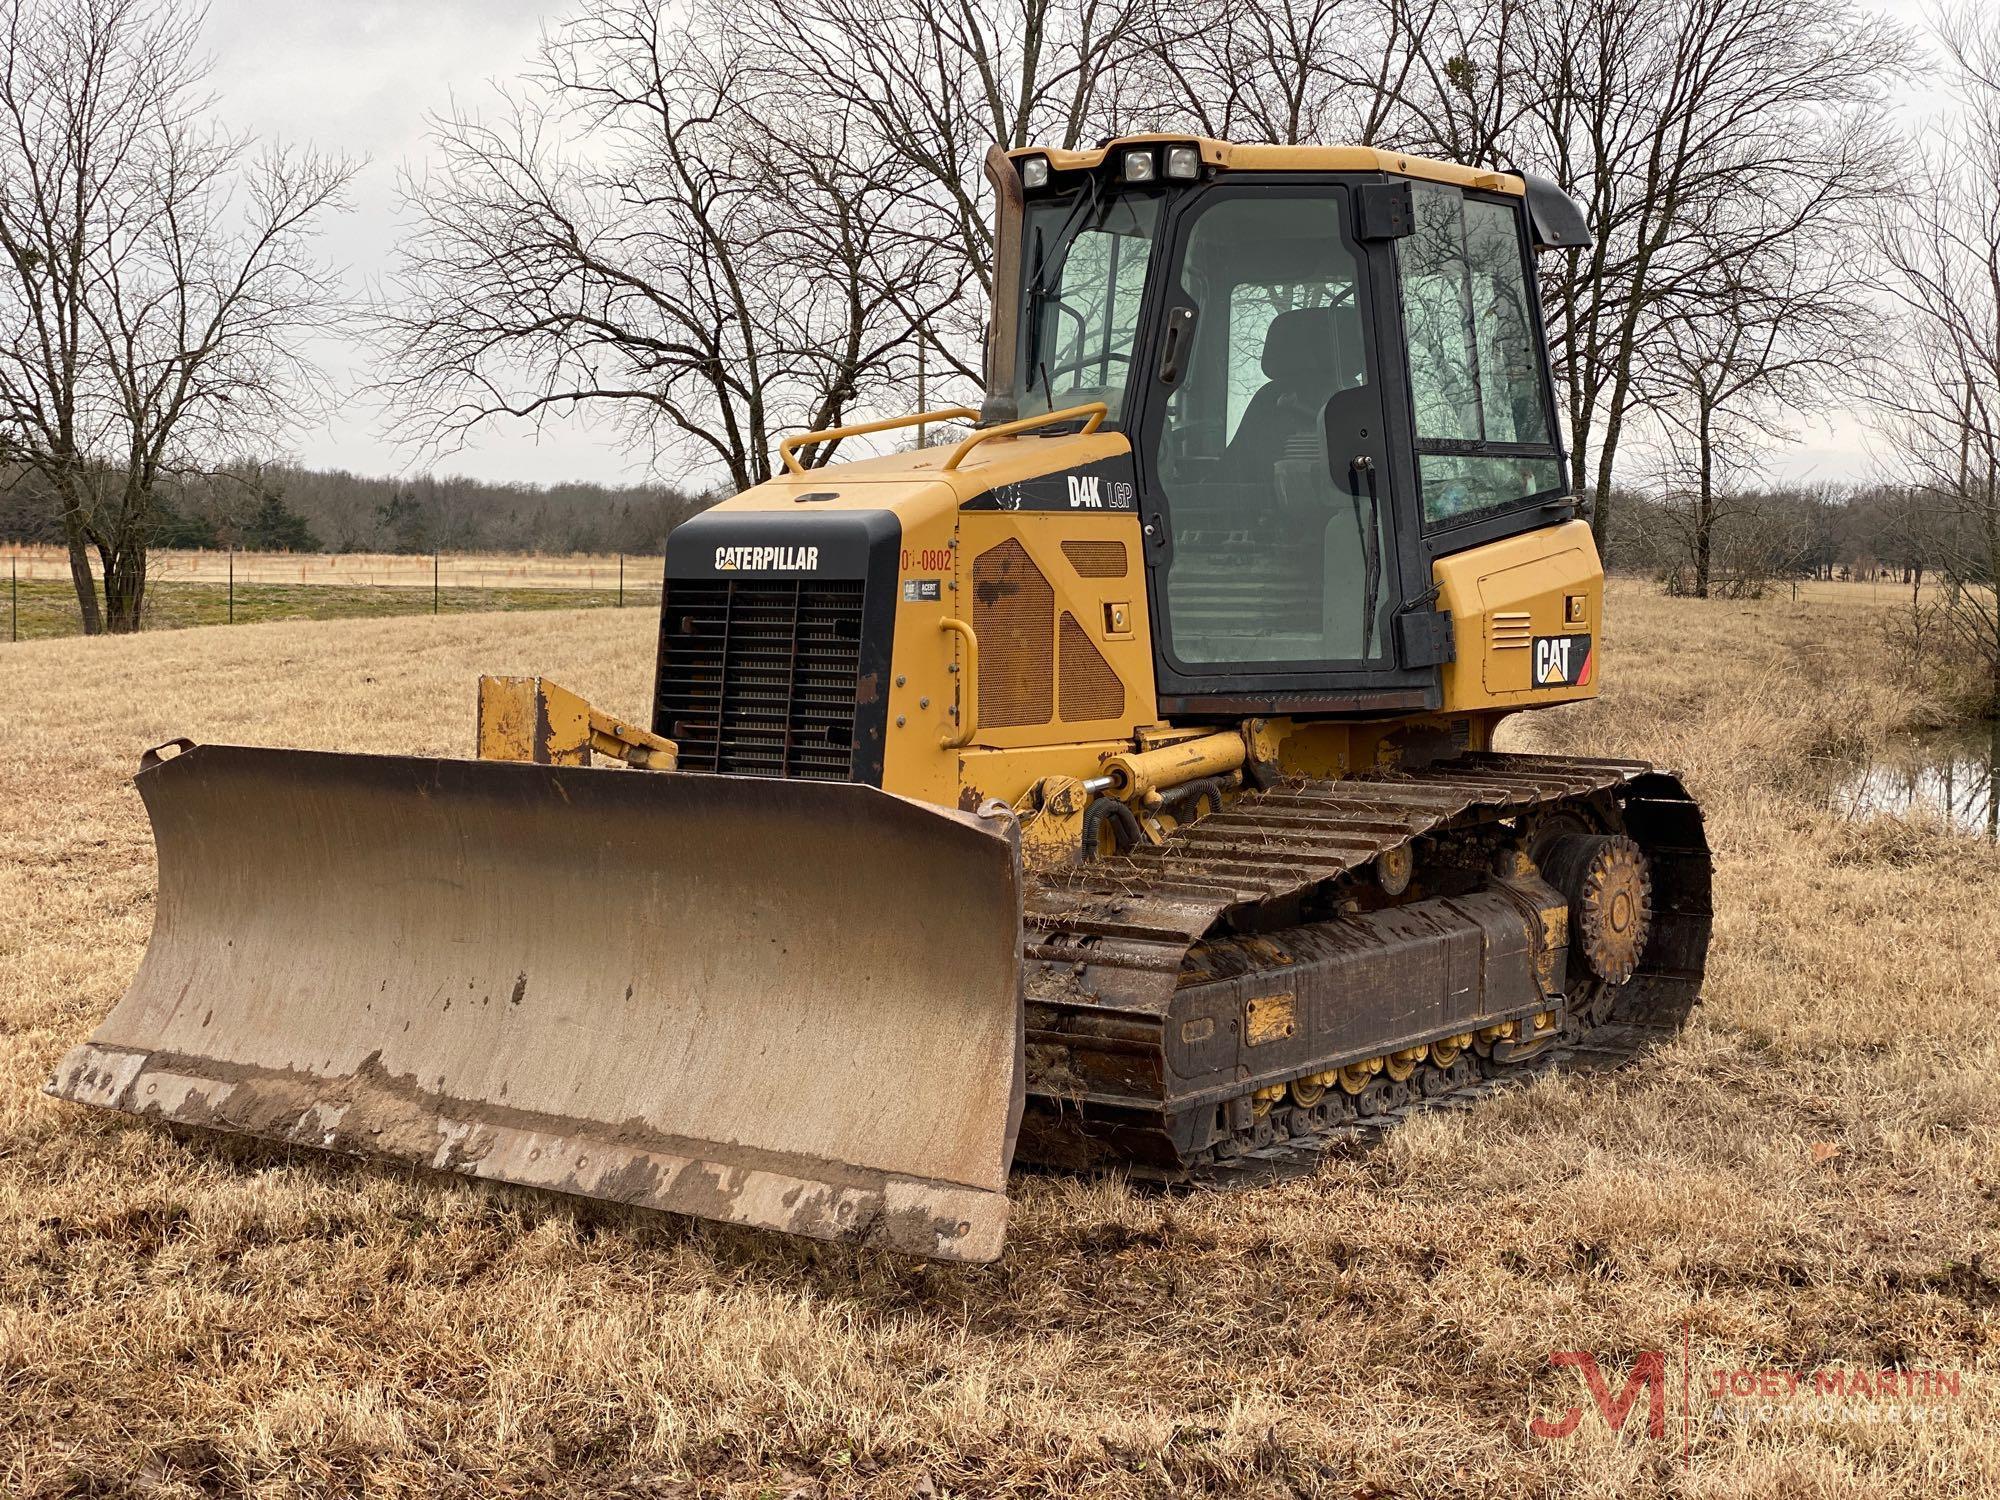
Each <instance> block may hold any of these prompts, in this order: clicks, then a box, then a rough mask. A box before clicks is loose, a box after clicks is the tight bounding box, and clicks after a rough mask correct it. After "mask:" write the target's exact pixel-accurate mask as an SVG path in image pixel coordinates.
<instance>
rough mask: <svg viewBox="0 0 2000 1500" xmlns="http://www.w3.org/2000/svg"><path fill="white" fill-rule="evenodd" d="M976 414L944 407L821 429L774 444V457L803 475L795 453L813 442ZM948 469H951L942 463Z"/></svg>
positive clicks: (952, 407) (952, 419)
mask: <svg viewBox="0 0 2000 1500" xmlns="http://www.w3.org/2000/svg"><path fill="white" fill-rule="evenodd" d="M978 415H979V413H978V412H976V411H974V410H973V409H972V408H971V407H969V406H944V407H939V408H938V409H937V410H936V411H920V412H916V413H914V414H912V415H910V416H903V417H885V418H884V419H883V420H882V421H880V422H853V423H850V424H849V425H847V426H845V427H825V428H821V429H820V430H819V431H818V432H798V433H794V434H792V436H790V437H788V438H786V439H785V440H784V441H783V442H781V443H779V444H778V456H779V457H780V458H782V459H783V460H784V461H785V467H786V468H787V469H790V470H791V471H792V472H793V473H794V474H800V475H803V474H804V473H805V472H806V467H805V465H804V464H802V463H800V462H799V460H798V450H799V449H801V448H805V447H809V446H810V445H812V444H814V443H824V442H838V441H839V440H840V439H841V438H851V437H865V436H866V435H867V434H868V433H871V432H887V431H888V430H889V429H890V428H892V427H915V426H917V425H918V424H920V423H924V422H957V421H962V420H964V419H965V418H968V417H977V416H978ZM945 467H946V468H947V469H948V468H950V467H952V466H951V465H950V464H946V465H945Z"/></svg>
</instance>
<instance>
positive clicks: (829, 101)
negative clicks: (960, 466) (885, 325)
mask: <svg viewBox="0 0 2000 1500" xmlns="http://www.w3.org/2000/svg"><path fill="white" fill-rule="evenodd" d="M729 3H730V7H731V8H730V11H729V16H730V24H731V26H732V27H733V28H734V29H735V30H736V31H737V32H738V33H739V34H741V35H743V36H745V37H747V38H752V39H754V40H755V43H756V45H757V47H758V49H759V51H760V52H761V54H762V55H763V57H764V59H765V64H764V76H763V79H762V87H763V89H764V91H765V96H766V97H767V98H769V99H771V100H773V101H784V102H783V104H782V105H779V106H776V107H778V108H780V109H782V111H783V112H785V113H789V114H795V113H797V112H799V111H801V110H808V111H810V110H820V109H832V110H836V111H838V112H840V113H841V115H842V116H843V118H845V119H846V120H847V121H848V122H849V123H850V128H851V129H853V130H855V131H856V132H858V133H859V134H862V135H865V136H866V138H867V139H869V140H870V141H872V142H873V143H874V144H875V146H876V148H877V149H879V150H880V151H881V152H882V153H884V154H885V160H888V161H892V162H894V163H895V164H897V166H898V167H899V168H900V172H899V182H900V186H901V189H902V192H903V201H902V203H901V204H900V208H899V216H900V222H901V225H902V228H903V231H904V232H905V233H906V234H908V235H909V236H911V237H912V238H913V239H918V240H921V241H922V242H924V243H925V244H927V245H928V246H930V247H931V248H932V250H934V251H935V253H936V254H937V255H939V256H940V257H946V258H949V259H951V260H953V261H955V263H956V266H957V274H959V275H961V276H962V277H963V278H964V283H963V284H964V288H965V290H966V291H967V292H977V293H978V294H979V295H968V296H963V297H959V296H954V297H952V298H950V299H948V300H946V301H944V302H941V303H939V304H938V305H937V306H936V307H935V309H934V310H933V311H932V312H931V313H930V314H929V315H928V316H924V317H914V316H913V317H912V318H910V319H909V326H910V329H911V332H912V336H913V343H912V348H914V347H915V343H916V342H921V343H922V344H923V345H924V347H925V348H926V350H927V351H928V353H929V354H930V355H931V356H932V359H933V363H932V366H931V367H932V368H933V369H935V370H937V371H939V372H941V373H943V374H945V375H946V376H947V377H956V379H957V381H958V383H959V384H960V385H961V387H962V388H965V387H969V388H971V389H976V388H977V383H978V382H979V380H980V377H981V374H982V371H981V363H980V361H981V351H982V345H983V340H984V337H985V318H986V307H985V298H986V295H987V294H990V292H991V290H992V289H991V287H990V286H989V285H988V278H989V276H990V274H991V273H990V264H991V261H992V231H991V220H992V206H991V203H990V202H989V200H988V194H987V188H986V184H985V179H984V175H983V172H982V169H981V164H982V162H983V161H984V158H985V155H986V151H987V148H988V147H989V146H991V145H992V144H994V143H995V142H998V143H1000V144H1001V145H1004V146H1007V147H1010V148H1012V147H1018V146H1027V145H1047V146H1056V147H1075V146H1079V145H1085V144H1088V143H1089V141H1090V140H1091V139H1092V138H1094V137H1097V136H1102V135H1108V134H1112V133H1115V132H1116V131H1118V130H1121V129H1124V128H1126V127H1127V126H1128V125H1129V124H1130V122H1131V121H1132V120H1133V119H1135V118H1137V117H1138V115H1137V112H1136V105H1135V107H1134V108H1132V109H1128V107H1127V106H1128V103H1131V102H1132V101H1133V98H1134V96H1135V95H1136V96H1137V100H1138V101H1139V102H1141V103H1142V102H1143V101H1144V100H1146V99H1150V98H1151V97H1152V95H1151V82H1150V80H1149V79H1148V78H1145V77H1142V76H1141V73H1140V70H1139V69H1138V68H1137V66H1136V64H1137V62H1138V60H1139V59H1140V57H1141V55H1142V49H1143V47H1144V45H1145V40H1146V34H1145V29H1144V25H1143V16H1142V13H1141V10H1140V6H1139V0H1002V3H1000V4H978V3H973V0H796V3H785V4H779V3H777V0H729ZM801 54H804V55H808V56H810V57H811V58H812V59H813V65H812V67H811V68H810V69H800V68H798V67H796V66H795V62H794V60H795V59H796V58H797V57H798V56H800V55H801ZM913 311H914V309H913ZM962 393H963V394H967V395H969V394H970V389H962Z"/></svg>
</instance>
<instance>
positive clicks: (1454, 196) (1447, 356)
mask: <svg viewBox="0 0 2000 1500" xmlns="http://www.w3.org/2000/svg"><path fill="white" fill-rule="evenodd" d="M1413 197H1414V205H1415V210H1416V215H1415V220H1416V226H1415V230H1414V232H1413V233H1411V234H1410V235H1408V236H1407V237H1406V238H1404V239H1402V240H1400V241H1398V242H1397V246H1396V255H1397V263H1398V267H1399V269H1400V271H1401V275H1402V293H1403V325H1404V331H1405V333H1406V335H1407V337H1408V339H1409V368H1410V393H1411V396H1412V398H1413V401H1414V403H1415V409H1416V438H1417V468H1418V478H1419V482H1420V483H1421V485H1422V488H1423V506H1424V520H1425V522H1426V524H1427V525H1430V526H1434V527H1435V526H1445V525H1450V524H1452V523H1454V522H1457V521H1462V520H1468V519H1473V518H1476V517H1479V516H1484V515H1489V514H1492V513H1493V512H1496V511H1500V510H1504V509H1506V508H1507V507H1509V506H1513V505H1519V504H1522V503H1525V502H1529V501H1536V500H1541V499H1546V498H1548V497H1550V496H1552V495H1559V494H1561V493H1562V491H1563V489H1564V479H1563V472H1562V460H1561V456H1560V452H1559V450H1558V449H1557V447H1556V443H1555V427H1554V423H1553V420H1552V418H1551V415H1550V407H1549V394H1548V388H1547V382H1546V381H1545V379H1544V377H1543V372H1542V361H1541V355H1540V350H1539V348H1538V346H1537V344H1536V340H1535V323H1534V303H1533V302H1532V301H1531V300H1530V298H1532V297H1533V296H1534V289H1533V287H1532V285H1531V284H1530V283H1529V280H1528V276H1527V268H1526V262H1525V260H1524V258H1523V256H1522V242H1521V235H1520V228H1519V213H1518V210H1517V209H1516V207H1515V206H1514V205H1511V204H1507V203H1499V202H1493V201H1490V200H1487V199H1480V198H1468V197H1467V196H1466V195H1465V194H1464V193H1463V192H1462V191H1461V190H1460V189H1458V188H1455V187H1447V186H1444V185H1442V184H1437V183H1419V184H1417V185H1416V186H1415V188H1414V190H1413Z"/></svg>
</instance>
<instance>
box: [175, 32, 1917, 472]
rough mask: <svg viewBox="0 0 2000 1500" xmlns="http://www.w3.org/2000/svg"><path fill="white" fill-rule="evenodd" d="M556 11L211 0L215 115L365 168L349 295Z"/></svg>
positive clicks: (586, 467) (576, 453)
mask: <svg viewBox="0 0 2000 1500" xmlns="http://www.w3.org/2000/svg"><path fill="white" fill-rule="evenodd" d="M1870 3H1871V6H1872V8H1874V9H1878V10H1881V11H1883V12H1885V13H1887V14H1890V15H1893V16H1895V17H1897V18H1898V19H1899V20H1903V21H1905V22H1907V23H1909V24H1912V25H1916V24H1919V23H1920V22H1921V18H1922V14H1923V10H1924V0H1870ZM559 13H560V8H559V6H557V5H553V4H547V3H535V0H417V3H393V0H320V3H312V4H304V3H290V0H211V4H210V6H209V12H208V31H207V41H208V45H209V47H210V49H211V50H212V52H213V53H214V55H215V60H216V70H215V77H214V83H215V86H216V89H217V91H218V92H219V94H220V96H221V98H220V109H221V112H222V114H223V117H224V118H225V120H226V121H227V122H228V123H229V124H230V125H231V126H232V127H233V128H237V129H248V130H252V131H254V132H256V133H257V134H258V135H260V136H263V137H265V138H267V139H268V138H278V139H282V140H286V141H293V142H310V143H311V144H313V145H315V146H319V147H322V148H325V149H329V150H341V151H346V152H349V153H351V154H354V155H357V156H365V157H366V158H367V159H368V164H367V165H366V166H365V167H364V168H363V169H362V171H361V172H360V174H359V175H358V176H357V177H356V179H355V183H354V188H353V192H352V206H353V211H352V212H351V213H349V214H346V215H344V216H342V217H340V218H339V219H337V220H335V221H333V223H332V225H331V227H330V229H329V232H328V233H327V235H326V237H325V247H326V250H327V253H328V255H329V257H330V258H331V259H332V260H333V261H334V262H335V263H336V264H338V265H340V266H343V267H345V268H346V269H347V271H348V273H349V275H350V277H351V278H352V280H353V281H354V283H355V285H356V286H357V287H359V286H361V285H362V284H364V283H365V282H366V281H367V279H368V278H370V277H373V276H377V275H379V274H380V273H381V271H382V270H383V268H384V267H385V265H386V264H387V260H388V254H389V249H390V247H391V246H392V245H393V244H394V242H395V238H396V233H397V221H396V206H395V187H396V173H397V169H398V168H399V167H402V166H405V165H410V166H416V167H419V168H420V167H421V165H422V163H423V160H424V156H425V151H426V144H425V116H426V115H427V114H428V113H429V112H431V111H434V110H438V109H442V108H443V107H445V105H446V104H448V103H449V101H450V100H451V99H452V98H453V97H454V96H456V97H457V98H459V99H460V100H461V101H464V102H466V103H469V104H476V103H479V102H481V101H482V100H483V98H484V96H486V95H487V94H488V93H489V91H490V89H491V86H492V84H493V83H494V82H495V81H496V80H506V79H510V78H512V77H514V76H515V75H516V74H517V73H518V72H519V71H520V69H521V66H522V64H523V62H524V61H525V60H526V58H527V57H528V55H529V53H530V52H531V51H532V50H533V48H534V45H535V40H536V37H537V36H538V35H539V33H540V29H541V26H542V24H543V21H544V20H545V19H546V18H548V17H551V16H553V15H556V14H559ZM1917 107H1921V106H1920V104H1919V105H1918V106H1917ZM326 353H327V363H328V364H329V366H330V367H331V368H334V369H335V370H336V371H337V372H338V373H339V374H341V375H342V376H343V377H346V378H351V377H352V376H353V374H354V373H355V370H354V358H353V355H352V352H351V351H349V350H345V349H340V348H330V349H329V350H327V351H326ZM378 424H379V417H378V414H377V413H376V412H375V411H374V410H373V409H372V408H371V407H370V406H369V405H368V404H367V403H366V402H364V401H360V400H354V401H349V402H347V403H346V404H345V405H344V407H343V409H342V411H341V413H340V414H339V415H338V416H337V417H336V418H335V419H334V420H333V421H332V422H331V423H329V424H328V425H327V426H325V427H323V428H320V429H318V430H315V431H311V432H305V433H301V434H300V435H299V437H298V439H297V443H296V452H297V456H298V457H299V459H300V460H301V461H303V462H305V463H307V464H309V465H312V466H314V467H319V468H344V469H353V470H357V471H359V472H361V473H369V474H383V473H395V472H401V471H403V470H405V469H407V468H408V467H409V466H410V463H411V455H409V454H407V453H402V452H399V451H397V450H396V449H395V448H393V447H392V446H391V445H389V444H388V443H386V442H385V441H383V439H382V437H381V436H380V434H379V433H378V431H377V427H378ZM1868 465H1869V460H1868V455H1867V451H1866V434H1865V433H1864V431H1863V430H1862V428H1861V427H1860V425H1859V424H1858V423H1856V422H1854V421H1852V420H1840V421H1836V422H1834V423H1833V424H1832V427H1831V429H1830V430H1829V428H1828V426H1827V424H1826V423H1825V422H1824V421H1821V422H1818V423H1816V424H1813V425H1812V426H1810V427H1809V428H1808V429H1807V431H1806V433H1805V436H1804V440H1803V441H1802V442H1801V443H1799V444H1798V445H1796V446H1795V447H1794V448H1792V449H1790V450H1789V451H1787V452H1786V453H1785V454H1784V455H1783V456H1782V458H1781V459H1780V460H1779V461H1778V463H1777V464H1776V465H1774V473H1775V474H1776V475H1777V476H1779V477H1783V478H1801V479H1803V478H1829V479H1846V478H1860V477H1863V476H1864V475H1865V473H1866V472H1867V469H1868ZM438 467H439V468H440V469H443V470H448V471H456V472H462V473H467V474H473V475H477V476H478V477H480V478H484V479H494V480H508V479H522V480H531V481H536V482H543V483H546V482H549V481H552V480H559V479H596V480H604V481H610V482H619V481H625V482H631V481H635V480H638V479H641V478H643V477H645V476H644V470H643V466H642V465H641V464H640V462H639V461H638V460H637V459H634V458H632V457H628V456H627V455H625V454H623V453H621V452H620V451H619V450H618V449H617V448H616V447H615V446H613V445H612V444H610V443H609V442H608V441H606V440H605V439H603V438H602V437H600V436H597V435H595V434H593V433H592V432H591V431H590V429H589V428H588V427H587V426H583V425H578V426H571V427H554V428H550V429H548V430H546V431H544V432H543V433H542V434H541V435H540V436H539V438H538V437H537V436H536V434H535V433H534V432H532V431H531V430H529V429H527V428H526V427H525V426H523V427H520V428H517V429H515V430H512V431H491V432H489V433H487V434H485V435H483V436H482V437H480V438H479V439H478V441H477V444H476V446H473V447H471V448H469V449H468V450H467V451H465V452H462V453H459V454H457V455H454V456H452V457H450V458H448V459H446V460H445V461H444V462H442V463H441V464H439V465H438Z"/></svg>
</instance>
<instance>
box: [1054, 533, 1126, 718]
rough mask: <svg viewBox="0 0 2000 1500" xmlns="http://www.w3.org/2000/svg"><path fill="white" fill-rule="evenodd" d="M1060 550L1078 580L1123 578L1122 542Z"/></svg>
mask: <svg viewBox="0 0 2000 1500" xmlns="http://www.w3.org/2000/svg"><path fill="white" fill-rule="evenodd" d="M1062 549H1063V556H1064V557H1067V558H1068V559H1069V565H1070V566H1071V567H1072V568H1075V569H1076V572H1077V576H1078V577H1079V578H1123V577H1124V576H1125V544H1124V543H1123V542H1064V543H1063V544H1062ZM1065 717H1067V715H1065Z"/></svg>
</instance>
